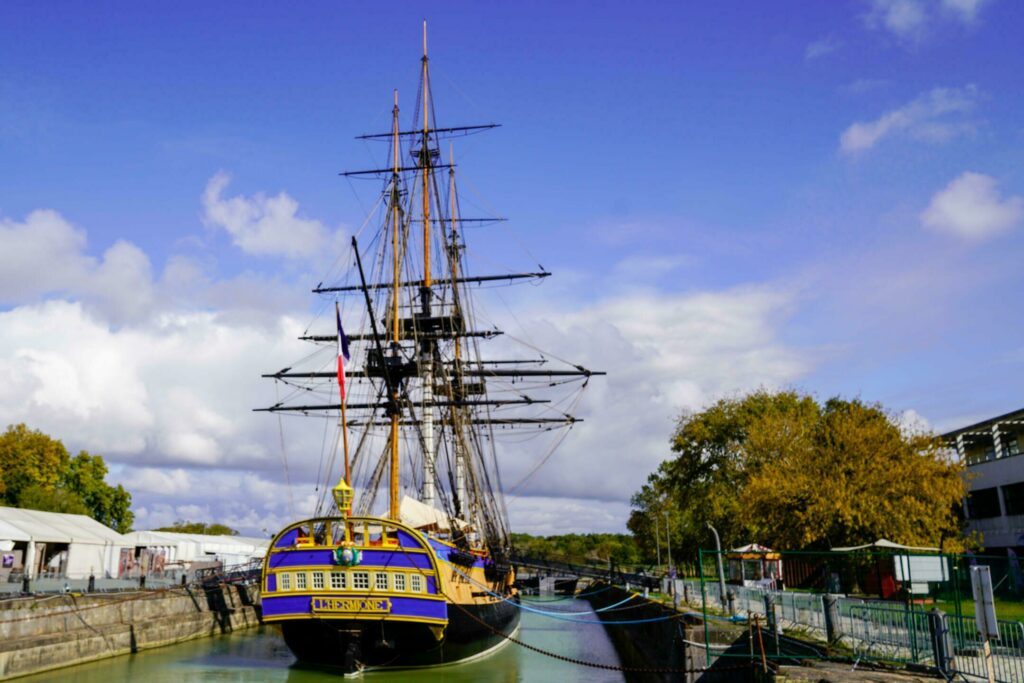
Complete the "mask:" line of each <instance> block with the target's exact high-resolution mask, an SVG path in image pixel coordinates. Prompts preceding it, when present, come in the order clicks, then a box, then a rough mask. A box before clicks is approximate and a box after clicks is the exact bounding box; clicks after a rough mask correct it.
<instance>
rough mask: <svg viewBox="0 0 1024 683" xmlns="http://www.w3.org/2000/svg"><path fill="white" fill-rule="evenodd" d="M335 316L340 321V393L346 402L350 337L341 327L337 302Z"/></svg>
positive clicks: (339, 322)
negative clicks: (346, 363)
mask: <svg viewBox="0 0 1024 683" xmlns="http://www.w3.org/2000/svg"><path fill="white" fill-rule="evenodd" d="M334 315H335V318H336V319H337V321H338V391H339V392H340V393H341V401H342V403H344V402H345V361H347V360H348V359H349V355H348V337H347V336H346V335H345V328H343V327H342V326H341V309H340V308H338V304H337V302H335V304H334Z"/></svg>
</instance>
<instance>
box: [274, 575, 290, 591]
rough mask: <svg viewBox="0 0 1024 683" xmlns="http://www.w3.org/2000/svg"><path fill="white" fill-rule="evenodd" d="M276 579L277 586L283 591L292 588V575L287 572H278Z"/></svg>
mask: <svg viewBox="0 0 1024 683" xmlns="http://www.w3.org/2000/svg"><path fill="white" fill-rule="evenodd" d="M277 581H278V583H279V584H280V586H279V588H280V589H281V590H283V591H290V590H291V589H292V575H291V574H288V573H284V574H278V575H277Z"/></svg>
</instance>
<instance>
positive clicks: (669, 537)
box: [665, 512, 672, 573]
mask: <svg viewBox="0 0 1024 683" xmlns="http://www.w3.org/2000/svg"><path fill="white" fill-rule="evenodd" d="M665 540H666V541H667V542H668V571H669V572H670V573H671V571H672V532H671V531H670V530H669V526H668V512H666V513H665Z"/></svg>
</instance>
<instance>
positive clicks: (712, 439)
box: [629, 391, 965, 555]
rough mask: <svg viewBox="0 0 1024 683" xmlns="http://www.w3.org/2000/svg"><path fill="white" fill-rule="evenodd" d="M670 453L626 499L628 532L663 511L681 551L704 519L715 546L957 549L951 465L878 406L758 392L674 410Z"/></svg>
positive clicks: (959, 491)
mask: <svg viewBox="0 0 1024 683" xmlns="http://www.w3.org/2000/svg"><path fill="white" fill-rule="evenodd" d="M672 451H673V453H674V457H673V458H672V459H670V460H667V461H666V462H664V463H662V465H661V466H660V467H659V469H658V470H657V471H656V472H655V473H654V474H652V475H651V476H650V478H649V479H648V482H647V484H646V485H645V486H644V487H643V489H641V491H640V492H638V493H637V494H636V495H635V496H634V498H633V507H634V510H633V513H632V515H631V518H630V522H629V528H630V530H631V531H633V532H634V533H635V534H637V535H638V536H639V535H641V534H643V535H647V534H649V533H650V527H651V526H652V522H651V518H652V517H653V516H654V515H655V514H658V515H664V513H665V511H666V510H668V511H670V514H671V518H672V519H673V520H674V521H675V524H674V525H673V527H672V531H673V537H672V541H673V545H674V547H676V548H679V552H680V553H681V554H685V555H693V554H694V553H695V551H696V548H698V547H704V548H707V547H709V546H710V545H711V540H710V536H709V532H708V531H707V529H706V525H707V524H708V523H710V524H713V525H714V526H715V527H716V528H717V530H718V531H719V533H720V534H721V535H722V542H723V545H724V546H725V547H732V546H736V545H740V544H744V543H750V542H757V543H761V544H762V545H767V546H771V547H775V548H780V549H790V550H793V549H808V548H823V549H824V548H830V547H838V546H847V545H857V544H861V543H870V542H872V541H875V540H877V539H879V538H887V539H889V540H892V541H896V542H897V543H905V544H908V545H917V546H938V545H940V544H941V545H943V546H944V547H945V548H947V549H956V548H958V547H959V544H960V542H961V537H960V526H961V525H960V519H959V515H958V507H959V504H960V501H961V500H962V498H963V495H964V490H965V489H964V481H963V478H962V476H961V465H959V464H958V463H956V462H953V461H950V460H948V459H947V458H946V457H945V455H944V451H943V449H942V448H941V446H940V444H939V442H938V441H937V439H936V438H935V437H934V436H933V435H930V434H912V433H908V432H907V431H905V430H904V429H902V428H901V426H900V425H899V423H898V421H897V420H896V419H895V418H894V417H893V416H892V415H890V414H889V413H887V412H886V411H885V410H884V409H883V408H882V407H881V406H879V405H870V404H865V403H863V402H861V401H859V400H843V399H838V398H834V399H830V400H828V401H826V402H825V403H824V405H821V404H819V403H818V402H817V401H816V400H815V399H814V398H812V397H810V396H807V395H802V394H799V393H797V392H793V391H784V392H777V393H772V392H767V391H758V392H755V393H752V394H750V395H748V396H745V397H743V398H736V399H724V400H721V401H719V402H718V403H716V404H715V405H713V406H711V407H710V408H708V409H706V410H704V411H701V412H699V413H693V414H688V415H684V416H683V417H682V418H681V419H680V421H679V424H678V427H677V429H676V432H675V434H674V435H673V437H672Z"/></svg>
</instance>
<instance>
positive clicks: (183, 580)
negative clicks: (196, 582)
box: [181, 574, 188, 588]
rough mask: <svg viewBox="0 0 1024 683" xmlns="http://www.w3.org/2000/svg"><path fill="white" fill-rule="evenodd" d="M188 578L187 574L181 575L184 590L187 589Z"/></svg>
mask: <svg viewBox="0 0 1024 683" xmlns="http://www.w3.org/2000/svg"><path fill="white" fill-rule="evenodd" d="M186 576H187V575H185V574H182V575H181V587H182V588H184V587H185V585H186V584H187V583H188V582H187V580H186Z"/></svg>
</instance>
